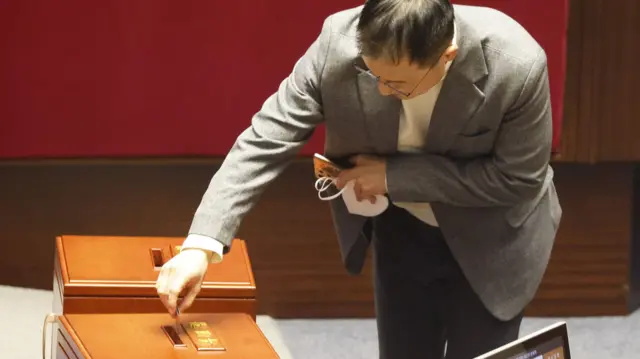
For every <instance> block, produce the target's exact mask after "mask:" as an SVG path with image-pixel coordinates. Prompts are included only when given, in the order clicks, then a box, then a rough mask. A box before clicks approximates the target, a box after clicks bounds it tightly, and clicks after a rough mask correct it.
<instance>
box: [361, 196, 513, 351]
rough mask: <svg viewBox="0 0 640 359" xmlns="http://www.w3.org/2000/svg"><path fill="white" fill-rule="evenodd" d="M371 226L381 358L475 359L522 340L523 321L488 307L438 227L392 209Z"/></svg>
mask: <svg viewBox="0 0 640 359" xmlns="http://www.w3.org/2000/svg"><path fill="white" fill-rule="evenodd" d="M373 225H374V231H375V234H376V235H375V239H374V243H373V249H374V273H375V283H374V284H375V303H376V316H377V324H378V341H379V348H380V358H381V359H442V358H447V359H472V358H475V357H476V356H479V355H482V354H484V353H486V352H488V351H491V350H493V349H495V348H497V347H500V346H502V345H504V344H506V343H509V342H511V341H513V340H516V339H517V338H518V335H519V331H520V323H521V322H522V315H519V316H518V317H516V318H514V319H512V320H510V321H507V322H504V321H500V320H498V319H496V318H495V317H494V316H493V315H492V314H491V313H490V312H489V311H488V310H487V309H486V308H485V307H484V305H483V304H482V302H481V301H480V299H479V298H478V296H477V295H476V294H475V292H474V291H473V290H472V288H471V286H470V285H469V282H468V281H467V280H466V278H465V276H464V275H463V273H462V271H461V269H460V267H459V266H458V264H457V263H456V261H455V259H454V258H453V256H452V254H451V252H450V251H449V248H448V246H447V244H446V243H445V241H444V238H443V236H442V232H441V231H440V230H439V229H438V228H436V227H432V226H429V225H426V224H425V223H424V222H422V221H420V220H418V219H417V218H415V217H414V216H413V215H411V214H410V213H409V212H407V211H406V210H404V209H401V208H398V207H396V206H393V205H391V206H390V207H389V209H388V210H387V211H386V212H385V213H383V214H381V215H380V216H378V217H376V218H375V219H374V223H373ZM445 344H446V355H445Z"/></svg>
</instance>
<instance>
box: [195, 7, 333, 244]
mask: <svg viewBox="0 0 640 359" xmlns="http://www.w3.org/2000/svg"><path fill="white" fill-rule="evenodd" d="M330 38H331V30H330V18H328V19H327V20H326V21H325V22H324V25H323V27H322V31H321V32H320V35H319V36H318V38H317V39H316V40H315V41H314V42H313V44H312V45H311V46H310V47H309V49H308V50H307V51H306V53H305V54H304V55H303V56H302V57H301V58H300V59H299V60H298V62H297V63H296V64H295V66H294V69H293V71H292V72H291V74H290V75H289V76H288V77H287V78H286V79H285V80H284V81H283V82H282V83H281V84H280V87H279V88H278V90H277V92H276V93H274V94H273V95H271V96H270V97H269V98H268V99H267V100H266V101H265V103H264V104H263V106H262V108H261V109H260V111H259V112H258V113H257V114H255V115H254V117H253V119H252V121H251V126H250V127H249V128H247V129H246V130H245V131H244V132H242V134H240V136H239V137H238V138H237V140H236V142H235V144H234V145H233V147H232V149H231V150H230V152H229V154H228V155H227V156H226V158H225V160H224V162H223V163H222V166H221V167H220V169H219V170H218V171H217V172H216V174H215V175H214V176H213V178H212V180H211V182H210V184H209V187H208V188H207V190H206V192H205V194H204V196H203V198H202V201H201V203H200V205H199V206H198V208H197V210H196V212H195V215H194V219H193V222H192V224H191V228H190V230H189V233H190V234H192V233H195V234H200V235H204V236H207V237H210V238H215V239H216V240H218V241H220V242H222V243H223V244H224V245H225V253H226V252H227V251H228V250H229V246H230V244H231V240H232V239H233V237H234V236H235V234H236V233H237V230H238V228H239V226H240V223H241V221H242V219H243V217H244V216H245V215H246V214H247V213H248V212H249V211H250V210H251V209H252V208H253V206H254V205H255V204H256V202H257V201H258V199H259V197H260V195H261V194H262V193H263V191H264V190H265V189H266V187H267V186H268V185H269V184H270V183H271V182H272V181H273V180H275V179H276V177H277V176H278V175H280V174H281V173H282V172H283V171H284V169H285V168H286V167H287V165H288V164H289V163H291V161H292V160H293V159H294V158H295V156H296V154H297V153H298V152H299V150H300V149H301V148H302V147H303V146H304V144H305V143H306V142H307V141H308V139H309V138H310V136H311V135H312V133H313V131H314V129H315V127H316V126H317V125H318V124H319V123H321V122H322V121H323V119H324V118H323V112H322V102H321V96H320V81H321V78H322V73H323V70H324V64H325V61H326V57H327V54H328V47H329V42H330ZM247 86H248V88H249V89H250V87H251V84H247ZM225 121H234V119H225Z"/></svg>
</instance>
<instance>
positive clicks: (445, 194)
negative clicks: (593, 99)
mask: <svg viewBox="0 0 640 359" xmlns="http://www.w3.org/2000/svg"><path fill="white" fill-rule="evenodd" d="M551 131H552V123H551V102H550V94H549V79H548V74H547V63H546V56H545V54H544V52H543V51H540V53H539V55H538V58H537V59H536V60H535V61H534V62H533V65H532V67H531V69H530V71H529V75H528V77H527V79H526V81H525V82H524V85H523V88H522V90H521V94H520V96H519V98H518V100H517V101H516V102H515V103H514V105H513V106H512V107H511V108H510V110H509V111H508V112H507V113H506V114H505V117H504V119H503V121H502V124H501V126H500V128H499V130H498V135H497V140H496V143H495V146H494V151H493V153H492V155H491V156H486V157H483V158H476V159H469V160H456V159H451V158H447V157H443V156H440V155H432V154H419V155H410V156H396V157H391V158H388V159H387V187H388V193H389V196H390V197H391V199H392V200H394V201H401V202H440V203H444V204H449V205H454V206H463V207H464V206H467V207H486V206H511V205H515V204H517V203H521V202H522V201H523V200H524V199H528V198H533V197H535V196H536V195H537V194H538V193H539V191H540V188H541V187H542V186H543V184H544V180H545V177H546V172H547V169H548V164H549V160H550V156H551V140H552V136H551Z"/></svg>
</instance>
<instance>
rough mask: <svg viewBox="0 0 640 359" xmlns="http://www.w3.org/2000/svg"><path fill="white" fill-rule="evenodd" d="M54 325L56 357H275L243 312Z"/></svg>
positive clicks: (61, 320)
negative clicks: (176, 318) (177, 319)
mask: <svg viewBox="0 0 640 359" xmlns="http://www.w3.org/2000/svg"><path fill="white" fill-rule="evenodd" d="M54 328H56V329H55V331H56V338H55V341H54V345H53V346H52V348H53V350H54V351H53V352H52V357H53V358H55V359H134V358H135V359H140V358H153V359H177V358H180V359H189V358H204V357H212V356H215V357H216V358H220V359H232V358H233V359H246V358H251V359H263V358H279V356H278V354H277V353H276V352H275V350H274V349H273V347H272V346H271V344H270V343H269V342H268V341H267V339H266V338H265V336H264V335H263V333H262V332H261V331H260V329H259V328H258V326H257V325H256V323H255V322H254V321H253V319H252V318H251V317H250V316H248V315H246V314H242V313H222V314H210V313H206V314H204V313H201V314H184V315H181V316H180V320H179V321H176V320H174V319H172V318H171V317H170V316H169V315H168V314H160V313H155V314H149V313H142V314H141V313H128V314H122V313H119V314H64V315H62V316H59V317H58V318H57V322H56V323H55V325H54Z"/></svg>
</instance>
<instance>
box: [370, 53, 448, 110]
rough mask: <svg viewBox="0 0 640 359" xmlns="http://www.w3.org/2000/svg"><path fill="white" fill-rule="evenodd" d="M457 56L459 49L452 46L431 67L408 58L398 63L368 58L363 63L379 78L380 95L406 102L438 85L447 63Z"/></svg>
mask: <svg viewBox="0 0 640 359" xmlns="http://www.w3.org/2000/svg"><path fill="white" fill-rule="evenodd" d="M456 54H457V48H455V47H454V46H450V47H449V48H447V50H445V52H444V53H443V54H442V56H440V58H439V59H438V61H437V62H436V63H435V64H434V65H433V66H431V67H420V66H419V65H417V64H412V63H410V62H409V60H408V59H406V58H402V59H401V60H400V61H398V62H397V63H394V62H393V61H390V60H386V59H373V58H368V57H363V61H364V63H365V64H366V65H367V67H368V69H369V71H370V72H371V74H372V75H374V76H375V77H377V78H378V91H380V94H382V95H383V96H395V97H397V98H399V99H401V100H406V99H410V98H413V97H416V96H420V95H422V94H424V93H426V92H428V91H429V90H430V89H431V88H432V87H433V86H435V85H436V84H438V82H440V80H441V79H442V77H443V76H444V74H445V71H446V64H447V62H449V61H453V59H454V58H455V56H456Z"/></svg>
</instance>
